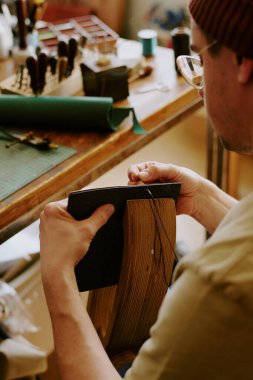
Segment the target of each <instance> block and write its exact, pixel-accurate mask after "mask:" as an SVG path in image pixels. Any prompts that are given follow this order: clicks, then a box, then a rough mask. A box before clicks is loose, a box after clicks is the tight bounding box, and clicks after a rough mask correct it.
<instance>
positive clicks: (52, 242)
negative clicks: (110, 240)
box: [40, 201, 114, 276]
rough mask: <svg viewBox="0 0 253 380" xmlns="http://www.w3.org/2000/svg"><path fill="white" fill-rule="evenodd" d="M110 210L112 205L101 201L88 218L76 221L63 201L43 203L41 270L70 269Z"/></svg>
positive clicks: (105, 219) (46, 273) (104, 221)
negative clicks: (101, 204) (101, 203)
mask: <svg viewBox="0 0 253 380" xmlns="http://www.w3.org/2000/svg"><path fill="white" fill-rule="evenodd" d="M113 212H114V207H113V206H112V205H109V204H108V205H103V206H101V207H99V208H98V209H97V210H96V211H94V213H93V214H92V215H91V216H90V217H89V218H88V219H85V220H82V221H77V220H75V219H74V218H73V217H72V216H71V215H70V214H69V213H68V212H67V210H66V201H61V202H55V203H49V204H48V205H46V206H45V208H44V210H43V211H42V213H41V216H40V249H41V269H42V274H44V275H47V276H50V275H54V273H55V271H64V270H67V271H68V270H71V271H73V269H74V267H75V266H76V265H77V264H78V262H79V261H80V260H81V259H82V258H83V257H84V255H85V254H86V252H87V251H88V249H89V246H90V243H91V241H92V239H93V238H94V236H95V235H96V233H97V231H98V230H99V229H100V228H101V227H102V226H103V225H104V224H105V223H106V222H107V221H108V219H109V218H110V216H111V215H112V214H113Z"/></svg>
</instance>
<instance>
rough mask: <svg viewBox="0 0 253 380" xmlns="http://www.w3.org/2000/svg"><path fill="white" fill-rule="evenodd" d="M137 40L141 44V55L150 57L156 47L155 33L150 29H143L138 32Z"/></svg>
mask: <svg viewBox="0 0 253 380" xmlns="http://www.w3.org/2000/svg"><path fill="white" fill-rule="evenodd" d="M138 39H139V41H140V42H141V44H142V55H143V56H144V57H152V56H153V55H154V54H155V48H156V46H157V32H156V31H155V30H152V29H143V30H140V31H139V32H138Z"/></svg>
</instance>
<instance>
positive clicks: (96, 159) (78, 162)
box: [0, 48, 203, 243]
mask: <svg viewBox="0 0 253 380" xmlns="http://www.w3.org/2000/svg"><path fill="white" fill-rule="evenodd" d="M151 60H152V62H153V64H154V71H153V73H152V74H151V75H150V76H149V77H147V78H145V79H144V78H143V79H139V80H137V81H135V82H133V83H132V84H131V86H130V96H129V97H128V99H127V100H124V101H122V102H119V103H118V104H116V105H120V106H121V107H122V106H125V107H127V106H131V107H134V108H135V111H136V115H137V118H138V119H139V121H140V122H141V124H142V126H143V128H144V129H145V130H146V131H147V133H146V134H143V135H137V134H133V132H132V128H131V126H132V124H131V120H130V119H127V120H126V121H124V122H123V123H122V125H121V126H120V128H119V129H118V130H117V131H116V132H110V133H108V132H107V133H104V132H103V133H98V132H82V131H75V130H74V128H73V130H72V131H61V128H60V126H56V127H55V128H54V130H47V131H46V133H47V135H48V136H49V137H50V138H51V139H52V140H53V141H54V142H56V143H59V144H63V145H66V146H70V147H73V148H75V149H76V150H77V154H76V155H74V156H72V157H71V158H69V159H67V160H66V161H64V162H62V163H61V164H60V165H58V166H56V167H54V168H53V169H51V170H50V171H48V172H47V173H46V174H44V175H42V176H40V177H39V178H37V179H36V180H34V181H33V182H31V183H30V184H28V185H27V186H25V187H23V188H22V189H20V190H19V191H17V192H15V193H13V194H12V195H11V196H9V197H8V198H6V199H4V200H3V201H1V202H0V243H3V242H4V241H5V240H7V239H8V238H10V237H11V236H13V235H14V234H16V233H17V232H18V231H20V230H21V229H23V228H24V227H26V226H27V225H29V224H30V223H32V222H33V221H34V220H36V219H37V218H38V217H39V214H40V212H41V210H42V208H43V206H44V205H45V204H46V203H48V202H49V201H53V200H57V199H61V198H63V197H66V196H67V195H68V193H69V192H70V191H73V190H77V189H80V188H82V187H84V186H85V185H87V184H89V183H90V182H91V181H94V180H95V179H96V178H98V177H99V176H101V175H102V174H104V173H105V172H106V171H108V170H109V169H111V168H112V167H114V166H115V165H117V164H118V163H119V162H121V161H122V160H123V159H125V158H126V157H128V156H129V155H131V154H133V153H134V152H136V151H137V150H139V149H140V148H142V147H143V146H145V145H146V144H147V143H149V142H151V141H152V140H154V139H155V138H156V137H158V136H160V135H161V134H162V133H164V132H165V131H167V130H168V129H169V128H172V127H173V126H175V125H176V124H177V123H178V122H179V121H181V120H182V119H183V118H184V117H186V116H187V115H189V114H190V113H192V112H194V111H195V110H197V109H198V108H199V107H200V106H201V105H202V104H203V103H202V100H201V99H200V98H199V96H198V93H197V91H196V90H194V89H192V88H191V87H190V86H189V85H188V84H186V83H185V82H184V80H183V79H181V78H178V77H177V76H176V72H175V69H174V56H173V51H171V50H170V49H166V48H157V51H156V55H155V57H154V58H151ZM13 71H14V64H13V62H12V60H9V61H5V62H2V63H0V80H3V79H4V78H5V77H7V76H9V75H11V74H12V73H13ZM159 83H162V84H164V85H166V86H168V87H169V88H170V90H169V91H164V92H163V91H157V90H156V91H150V92H146V93H138V91H140V90H141V91H142V90H145V89H149V88H152V87H154V86H157V84H159ZM35 131H36V133H37V134H40V133H41V131H40V130H38V129H35ZM43 132H45V131H43ZM10 175H11V173H10Z"/></svg>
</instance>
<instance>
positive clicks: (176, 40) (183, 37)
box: [171, 26, 191, 75]
mask: <svg viewBox="0 0 253 380" xmlns="http://www.w3.org/2000/svg"><path fill="white" fill-rule="evenodd" d="M171 38H172V45H173V49H174V56H175V69H176V71H177V73H178V75H181V74H180V72H179V70H178V67H177V62H176V60H177V57H178V56H179V55H191V51H190V29H189V28H186V27H184V26H181V27H178V28H175V29H173V30H172V31H171Z"/></svg>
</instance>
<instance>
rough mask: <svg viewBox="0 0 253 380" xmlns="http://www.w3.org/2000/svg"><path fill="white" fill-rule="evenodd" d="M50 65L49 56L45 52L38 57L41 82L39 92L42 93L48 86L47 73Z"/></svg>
mask: <svg viewBox="0 0 253 380" xmlns="http://www.w3.org/2000/svg"><path fill="white" fill-rule="evenodd" d="M47 65H48V56H47V54H46V53H45V52H41V53H39V55H38V80H39V92H42V91H43V89H44V87H45V84H46V72H47Z"/></svg>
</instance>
